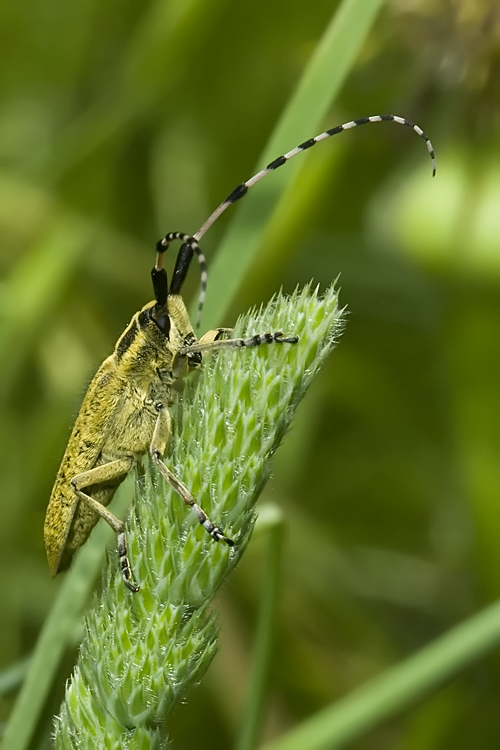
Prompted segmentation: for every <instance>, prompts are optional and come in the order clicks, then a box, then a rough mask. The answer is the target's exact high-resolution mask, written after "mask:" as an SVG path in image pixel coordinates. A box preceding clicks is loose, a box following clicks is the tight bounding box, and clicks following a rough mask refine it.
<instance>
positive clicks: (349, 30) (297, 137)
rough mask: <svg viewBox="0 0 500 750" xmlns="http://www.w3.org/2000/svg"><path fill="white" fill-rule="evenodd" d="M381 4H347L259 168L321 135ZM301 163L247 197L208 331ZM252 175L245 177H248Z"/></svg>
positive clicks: (350, 0)
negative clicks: (336, 97) (324, 120)
mask: <svg viewBox="0 0 500 750" xmlns="http://www.w3.org/2000/svg"><path fill="white" fill-rule="evenodd" d="M381 5H382V0H344V2H342V3H341V5H340V7H339V8H338V10H336V12H335V13H334V15H333V18H332V20H331V22H330V24H329V25H328V26H327V28H326V30H325V33H324V34H323V38H322V39H321V41H320V42H319V44H318V46H317V47H316V51H315V52H314V54H313V55H312V57H311V60H310V61H309V64H308V66H307V68H306V69H305V71H304V73H303V75H302V78H301V80H300V82H299V85H298V87H297V89H296V91H295V93H294V94H293V96H292V98H291V99H290V101H289V103H288V105H287V107H286V109H285V111H284V112H283V114H282V116H281V118H280V120H279V122H278V124H277V126H276V128H275V130H274V133H273V134H272V136H271V138H270V140H269V142H268V145H267V146H266V148H265V150H264V153H263V154H262V156H261V158H260V159H259V164H258V168H259V169H260V168H261V167H262V166H264V165H265V164H267V163H269V162H270V161H271V160H272V159H273V158H275V157H276V156H278V155H279V154H281V153H284V152H285V151H287V150H289V149H291V148H293V147H294V146H296V145H297V144H298V143H300V142H301V141H304V140H305V139H306V138H310V137H311V136H313V135H316V134H317V133H316V131H318V132H319V129H320V127H321V122H322V120H323V118H324V117H325V115H326V113H327V112H328V109H329V107H330V106H331V104H332V101H333V100H334V98H335V96H336V95H337V94H338V92H339V90H340V88H341V86H342V84H343V83H344V81H345V79H346V77H347V75H348V73H349V71H350V70H351V68H352V65H353V63H354V61H355V59H356V56H357V54H358V52H359V49H360V47H361V45H362V44H363V42H364V40H365V38H366V35H367V33H368V31H369V30H370V27H371V25H372V23H373V21H374V19H375V16H376V14H377V11H378V10H379V9H380V7H381ZM304 158H305V155H304V157H303V159H304ZM303 159H302V164H303ZM300 162H301V160H300V159H295V160H292V161H291V162H290V163H289V164H287V165H286V167H285V168H284V169H280V170H278V171H277V172H276V173H275V174H273V175H272V176H271V177H269V178H267V179H266V180H265V181H264V182H263V183H261V184H259V186H258V188H256V189H255V190H253V191H251V192H250V193H249V194H248V196H246V197H245V199H244V202H243V203H242V205H241V208H240V210H239V211H238V214H237V216H236V217H235V219H234V221H233V222H232V223H231V228H230V229H229V230H228V232H227V234H226V236H225V238H224V242H223V244H222V245H221V247H220V248H219V250H218V252H217V256H216V258H215V262H214V263H213V265H212V267H211V269H210V271H211V272H210V282H209V283H210V293H209V295H208V297H207V303H206V306H205V310H204V314H203V327H204V328H211V327H213V326H216V325H221V320H222V317H223V315H224V313H225V312H226V310H227V308H228V306H229V304H230V303H231V301H232V299H233V297H234V295H235V294H236V292H237V290H238V287H239V285H240V284H241V282H242V280H243V278H244V277H245V274H246V272H247V269H248V268H249V267H250V265H251V263H252V259H253V257H254V255H255V253H256V252H257V250H258V247H259V243H260V241H261V239H262V236H263V232H264V227H265V224H266V223H267V221H268V220H269V219H270V217H271V216H272V213H273V211H274V209H275V208H276V206H277V204H278V201H279V199H280V197H281V196H282V194H283V192H284V190H285V188H286V187H287V185H288V184H290V183H291V181H292V180H293V178H294V176H295V175H296V174H297V171H298V170H299V169H300V167H301V163H300ZM249 177H250V175H245V176H244V179H245V178H249ZM236 248H237V251H236Z"/></svg>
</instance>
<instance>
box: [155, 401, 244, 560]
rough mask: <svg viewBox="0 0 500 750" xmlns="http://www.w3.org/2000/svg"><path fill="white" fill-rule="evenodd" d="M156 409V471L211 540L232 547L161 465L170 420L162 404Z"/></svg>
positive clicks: (228, 540) (230, 542)
mask: <svg viewBox="0 0 500 750" xmlns="http://www.w3.org/2000/svg"><path fill="white" fill-rule="evenodd" d="M156 408H157V410H158V419H157V420H156V426H155V430H154V433H153V439H152V440H151V448H150V451H151V456H152V458H153V461H154V462H155V465H156V467H157V468H158V471H159V472H160V474H161V475H162V477H163V478H164V479H166V481H167V482H168V483H169V485H170V486H171V487H172V489H173V490H175V492H177V494H178V495H179V497H180V498H181V500H182V502H183V503H185V504H186V505H187V506H188V507H189V508H191V510H192V511H193V513H194V514H195V516H196V518H197V519H198V521H199V522H200V523H201V525H202V526H203V528H204V529H206V531H208V533H209V534H210V536H211V537H212V539H214V540H215V541H216V542H219V541H223V542H226V544H227V545H228V546H229V547H232V546H233V545H234V542H233V540H232V539H229V537H227V536H225V534H224V533H223V532H222V531H221V530H220V529H219V528H218V527H217V526H216V525H215V524H214V523H212V521H211V520H210V519H209V517H208V516H207V514H206V513H205V511H204V510H203V509H202V508H200V506H199V505H198V503H197V502H196V498H195V497H193V495H192V494H191V493H190V492H189V490H188V488H187V487H186V486H185V485H184V484H183V483H182V482H181V481H180V480H179V479H177V477H176V476H175V475H174V474H172V472H171V471H170V469H168V468H167V466H165V464H164V463H163V461H162V457H163V454H164V452H165V448H166V445H167V441H168V437H169V435H170V429H171V420H170V414H169V413H168V411H167V409H165V407H164V406H163V404H157V405H156Z"/></svg>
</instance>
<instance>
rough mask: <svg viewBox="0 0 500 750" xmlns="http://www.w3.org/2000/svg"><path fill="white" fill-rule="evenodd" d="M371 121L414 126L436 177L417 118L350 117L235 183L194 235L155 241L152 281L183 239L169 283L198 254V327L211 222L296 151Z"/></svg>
mask: <svg viewBox="0 0 500 750" xmlns="http://www.w3.org/2000/svg"><path fill="white" fill-rule="evenodd" d="M370 122H396V123H398V125H405V126H406V127H407V128H411V129H412V130H414V131H415V133H416V134H417V135H419V136H420V137H421V138H423V139H424V141H425V145H426V146H427V150H428V152H429V156H430V158H431V161H432V176H433V177H434V175H435V174H436V157H435V156H434V149H433V148H432V143H431V142H430V140H429V138H427V136H426V135H425V133H424V131H423V130H422V128H420V127H419V126H418V125H415V123H414V122H411V121H410V120H407V119H406V118H404V117H398V116H397V115H372V116H371V117H361V118H360V119H359V120H351V121H350V122H345V123H344V124H343V125H337V126H336V127H334V128H330V130H325V131H324V132H323V133H320V134H319V135H317V136H316V137H315V138H309V140H308V141H304V142H303V143H301V144H300V145H299V146H296V147H295V148H293V149H292V150H291V151H288V153H286V154H283V156H278V158H277V159H274V160H273V161H272V162H270V164H268V165H267V167H265V168H264V169H261V170H260V172H257V174H255V175H254V176H253V177H250V179H249V180H247V181H246V182H242V183H241V184H240V185H238V186H237V187H235V188H234V190H233V191H232V192H231V193H229V195H228V196H227V198H226V199H225V200H224V201H222V203H221V204H220V206H218V207H217V208H216V209H215V211H214V212H213V213H212V214H211V215H210V216H209V217H208V219H207V220H206V222H205V223H204V224H203V225H202V226H201V227H200V229H198V231H197V232H196V233H195V234H193V235H192V236H190V235H188V234H184V233H183V232H170V233H169V234H167V235H166V236H165V237H164V238H163V239H162V240H160V241H159V242H158V243H157V244H156V251H157V256H156V265H155V268H154V269H153V281H154V279H155V274H156V275H157V274H158V273H160V272H163V273H164V271H163V269H162V263H163V253H164V252H165V250H166V249H167V248H168V246H169V244H170V243H171V242H172V241H173V240H181V241H182V243H183V244H182V245H181V247H180V250H179V253H178V255H177V260H176V262H175V268H174V274H173V277H172V283H171V285H170V290H169V293H170V294H179V292H180V291H181V288H182V285H183V283H184V281H185V278H186V275H187V272H188V270H189V266H190V263H191V260H192V258H193V255H196V256H197V257H198V262H199V264H200V270H201V291H200V296H199V302H198V316H197V320H196V326H197V327H198V326H199V325H200V320H201V311H202V310H203V305H204V303H205V297H206V294H207V280H208V273H207V264H206V260H205V256H204V255H203V253H202V251H201V249H200V246H199V244H198V243H199V241H200V239H201V238H202V237H203V235H204V234H205V232H207V231H208V230H209V229H210V227H211V226H212V224H214V223H215V222H216V221H217V219H218V218H219V216H221V214H223V213H224V211H225V210H226V209H227V208H229V206H232V204H233V203H236V201H239V200H240V198H243V196H244V195H246V194H247V192H248V190H249V189H250V188H251V187H253V186H254V185H255V184H256V183H257V182H259V180H262V179H263V178H264V177H266V175H268V174H269V173H270V172H274V170H275V169H278V167H281V166H283V164H285V163H286V162H287V161H289V160H290V159H292V158H293V157H294V156H297V154H300V153H302V151H306V150H307V149H308V148H311V146H315V145H316V143H319V142H320V141H324V140H326V139H327V138H330V136H332V135H337V134H338V133H342V131H344V130H350V129H351V128H357V127H358V126H359V125H367V124H368V123H370ZM165 288H166V287H165ZM160 296H161V297H162V300H160V299H158V295H157V301H158V303H159V304H162V305H164V304H165V302H166V295H165V294H164V293H162V294H161V295H160Z"/></svg>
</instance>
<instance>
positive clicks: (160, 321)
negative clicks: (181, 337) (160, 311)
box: [153, 315, 170, 339]
mask: <svg viewBox="0 0 500 750" xmlns="http://www.w3.org/2000/svg"><path fill="white" fill-rule="evenodd" d="M153 320H154V322H155V323H156V325H157V326H158V328H159V329H160V331H161V332H162V333H163V334H164V335H165V336H166V337H167V339H168V337H169V334H170V317H169V316H168V315H160V317H159V318H153Z"/></svg>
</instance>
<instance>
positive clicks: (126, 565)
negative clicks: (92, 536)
mask: <svg viewBox="0 0 500 750" xmlns="http://www.w3.org/2000/svg"><path fill="white" fill-rule="evenodd" d="M132 464H133V461H132V460H131V459H128V458H123V459H118V460H117V461H110V462H109V463H106V464H102V465H101V466H96V467H95V468H93V469H90V470H89V471H85V472H83V473H82V474H77V475H76V476H75V477H73V479H72V480H71V486H72V488H73V491H74V492H75V494H76V495H77V496H78V498H79V499H80V500H82V501H83V502H85V503H86V504H87V505H88V507H89V508H91V509H92V510H93V511H94V512H95V513H97V515H98V516H100V517H101V518H104V520H105V521H106V522H107V523H108V524H109V525H110V526H111V528H112V529H113V531H114V532H115V534H116V535H117V537H118V558H119V565H120V570H121V573H122V577H123V582H124V583H125V586H126V587H127V588H128V589H129V590H130V591H132V592H133V593H134V594H136V593H137V592H138V591H139V589H140V586H137V585H136V584H135V583H134V582H133V580H132V569H131V567H130V562H129V558H128V552H127V538H126V535H125V524H124V523H123V521H121V520H120V519H119V518H117V517H116V516H115V515H114V514H113V513H111V511H110V510H108V508H107V507H106V506H105V505H103V504H102V503H100V502H99V501H98V500H96V499H95V498H93V497H92V496H91V495H88V494H87V493H86V492H84V491H83V489H82V488H84V487H85V488H87V487H91V486H92V485H95V484H100V483H101V482H110V481H113V480H119V481H121V479H120V477H121V478H124V477H125V475H126V474H128V472H129V471H130V469H131V468H132Z"/></svg>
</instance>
